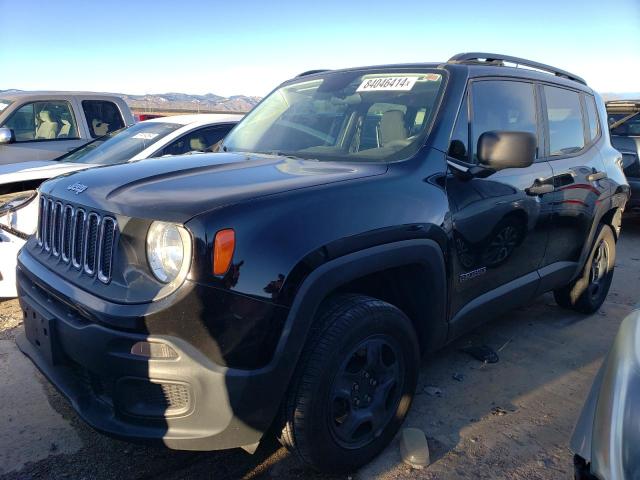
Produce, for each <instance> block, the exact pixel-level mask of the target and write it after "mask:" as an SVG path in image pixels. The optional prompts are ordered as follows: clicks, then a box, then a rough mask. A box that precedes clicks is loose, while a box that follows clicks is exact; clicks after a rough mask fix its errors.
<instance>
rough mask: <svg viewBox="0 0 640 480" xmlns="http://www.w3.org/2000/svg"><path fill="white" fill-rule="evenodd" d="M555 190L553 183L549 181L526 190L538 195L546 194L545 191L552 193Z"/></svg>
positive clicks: (528, 193) (530, 193)
mask: <svg viewBox="0 0 640 480" xmlns="http://www.w3.org/2000/svg"><path fill="white" fill-rule="evenodd" d="M553 190H554V188H553V185H551V184H549V183H541V184H538V185H532V186H530V187H529V188H527V189H526V190H525V192H527V195H531V196H537V195H544V194H545V193H551V192H553Z"/></svg>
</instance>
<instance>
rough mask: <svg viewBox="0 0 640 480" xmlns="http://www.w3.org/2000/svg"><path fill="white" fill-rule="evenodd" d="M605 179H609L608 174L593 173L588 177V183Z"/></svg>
mask: <svg viewBox="0 0 640 480" xmlns="http://www.w3.org/2000/svg"><path fill="white" fill-rule="evenodd" d="M603 178H607V172H593V173H590V174H589V175H587V181H588V182H596V181H598V180H602V179H603Z"/></svg>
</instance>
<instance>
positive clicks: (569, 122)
mask: <svg viewBox="0 0 640 480" xmlns="http://www.w3.org/2000/svg"><path fill="white" fill-rule="evenodd" d="M539 88H540V94H541V97H542V99H543V101H542V105H543V116H544V120H545V122H544V123H545V130H546V138H547V142H546V152H545V153H546V158H547V160H548V161H549V164H550V165H551V169H552V170H553V183H554V187H555V192H554V193H553V215H552V220H551V227H552V233H551V238H550V242H549V247H548V248H547V252H546V254H545V258H544V264H545V265H546V266H553V265H559V264H560V262H569V264H567V266H566V274H567V275H569V276H570V275H571V274H572V273H573V272H575V267H576V265H575V263H576V262H579V260H580V255H581V253H582V250H583V247H584V245H585V243H586V242H587V241H588V239H589V234H590V232H591V228H592V226H593V223H594V220H595V216H596V210H597V208H598V204H599V203H600V201H601V200H602V199H603V198H605V197H607V196H608V193H609V192H608V186H607V182H606V180H605V179H606V173H605V172H606V170H605V166H604V163H603V161H602V158H601V156H600V152H599V150H598V148H596V147H595V142H596V141H597V139H598V138H600V135H601V132H600V128H601V127H600V125H599V123H596V124H595V125H593V126H592V125H591V124H590V122H589V115H588V111H587V106H586V105H587V104H586V100H587V99H586V98H585V97H584V94H583V93H582V92H578V91H576V90H571V89H568V88H563V87H559V86H556V85H546V84H542V85H540V86H539ZM595 120H596V122H597V116H596V119H595ZM594 127H595V128H594ZM601 180H604V181H603V182H602V183H601ZM571 263H573V264H574V265H571Z"/></svg>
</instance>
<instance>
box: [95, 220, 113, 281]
mask: <svg viewBox="0 0 640 480" xmlns="http://www.w3.org/2000/svg"><path fill="white" fill-rule="evenodd" d="M115 236H116V221H115V220H114V219H113V218H111V217H104V219H103V220H102V227H101V231H100V248H99V254H98V279H99V280H100V281H101V282H104V283H106V282H108V281H109V280H110V279H111V262H112V259H113V245H114V240H115Z"/></svg>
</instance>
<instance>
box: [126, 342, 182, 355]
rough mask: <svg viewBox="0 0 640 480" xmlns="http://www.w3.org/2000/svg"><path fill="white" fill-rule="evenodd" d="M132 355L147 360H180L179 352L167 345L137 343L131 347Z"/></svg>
mask: <svg viewBox="0 0 640 480" xmlns="http://www.w3.org/2000/svg"><path fill="white" fill-rule="evenodd" d="M131 353H132V354H133V355H138V356H140V357H147V358H178V352H176V351H175V350H174V349H173V348H171V347H170V346H169V345H167V344H165V343H158V342H137V343H135V344H134V345H133V346H132V347H131Z"/></svg>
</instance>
